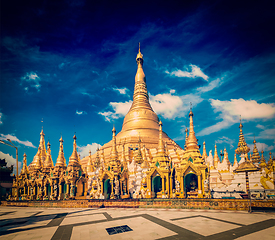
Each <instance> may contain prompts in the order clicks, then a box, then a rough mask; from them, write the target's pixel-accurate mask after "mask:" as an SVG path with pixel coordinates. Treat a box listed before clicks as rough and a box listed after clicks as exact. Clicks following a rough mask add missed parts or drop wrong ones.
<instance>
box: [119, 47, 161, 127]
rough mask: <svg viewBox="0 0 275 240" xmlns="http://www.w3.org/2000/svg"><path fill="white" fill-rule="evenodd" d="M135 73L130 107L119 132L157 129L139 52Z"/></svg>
mask: <svg viewBox="0 0 275 240" xmlns="http://www.w3.org/2000/svg"><path fill="white" fill-rule="evenodd" d="M136 62H137V72H136V76H135V87H134V94H133V103H132V106H131V108H130V110H129V112H128V113H127V115H126V116H125V118H124V122H123V126H122V130H121V132H125V131H129V130H135V129H151V130H152V129H155V130H157V129H158V116H157V115H156V113H155V112H154V111H153V109H152V107H151V105H150V102H149V95H148V91H147V85H146V78H145V74H144V71H143V55H142V53H141V51H140V45H139V50H138V54H137V57H136Z"/></svg>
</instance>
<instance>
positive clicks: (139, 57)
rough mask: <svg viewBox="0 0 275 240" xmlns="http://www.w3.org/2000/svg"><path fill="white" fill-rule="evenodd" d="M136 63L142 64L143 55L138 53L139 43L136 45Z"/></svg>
mask: <svg viewBox="0 0 275 240" xmlns="http://www.w3.org/2000/svg"><path fill="white" fill-rule="evenodd" d="M136 61H137V63H138V65H139V64H141V65H142V64H143V55H142V53H141V51H140V43H139V44H138V54H137V58H136Z"/></svg>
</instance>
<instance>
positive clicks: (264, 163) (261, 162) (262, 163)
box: [259, 150, 266, 168]
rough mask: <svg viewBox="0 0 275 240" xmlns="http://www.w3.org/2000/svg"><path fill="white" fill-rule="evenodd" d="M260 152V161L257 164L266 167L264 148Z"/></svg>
mask: <svg viewBox="0 0 275 240" xmlns="http://www.w3.org/2000/svg"><path fill="white" fill-rule="evenodd" d="M261 154H262V157H261V161H260V164H259V166H260V167H261V168H265V167H266V162H265V158H264V150H262V152H261Z"/></svg>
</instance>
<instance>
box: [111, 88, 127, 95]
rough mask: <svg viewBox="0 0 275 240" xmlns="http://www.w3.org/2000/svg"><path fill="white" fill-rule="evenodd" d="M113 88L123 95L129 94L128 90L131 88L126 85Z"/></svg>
mask: <svg viewBox="0 0 275 240" xmlns="http://www.w3.org/2000/svg"><path fill="white" fill-rule="evenodd" d="M113 90H114V91H117V92H119V93H120V94H122V95H125V94H127V92H128V91H129V89H128V88H126V87H124V88H113Z"/></svg>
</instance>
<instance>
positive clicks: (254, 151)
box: [252, 137, 261, 163]
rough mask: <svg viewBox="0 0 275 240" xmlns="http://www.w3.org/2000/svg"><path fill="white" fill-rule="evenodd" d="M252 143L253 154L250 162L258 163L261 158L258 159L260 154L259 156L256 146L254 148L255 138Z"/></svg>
mask: <svg viewBox="0 0 275 240" xmlns="http://www.w3.org/2000/svg"><path fill="white" fill-rule="evenodd" d="M253 143H254V148H253V154H252V162H253V163H259V161H260V158H261V157H260V154H259V152H258V149H257V146H256V140H255V137H254V141H253Z"/></svg>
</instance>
